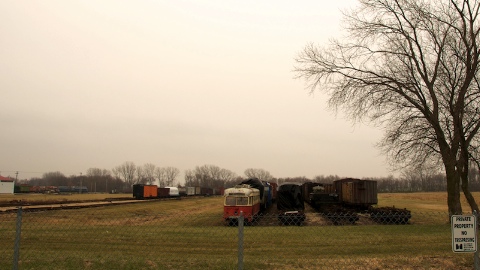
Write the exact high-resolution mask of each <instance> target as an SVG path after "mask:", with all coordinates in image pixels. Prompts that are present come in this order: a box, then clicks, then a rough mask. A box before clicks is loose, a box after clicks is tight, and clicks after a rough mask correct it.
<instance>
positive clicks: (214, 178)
mask: <svg viewBox="0 0 480 270" xmlns="http://www.w3.org/2000/svg"><path fill="white" fill-rule="evenodd" d="M235 177H236V176H235V173H233V172H231V171H229V170H227V169H222V168H220V167H218V166H215V165H203V166H196V167H195V169H194V170H186V171H185V184H186V185H189V186H202V187H224V186H225V183H226V182H227V181H231V180H233V179H234V178H235Z"/></svg>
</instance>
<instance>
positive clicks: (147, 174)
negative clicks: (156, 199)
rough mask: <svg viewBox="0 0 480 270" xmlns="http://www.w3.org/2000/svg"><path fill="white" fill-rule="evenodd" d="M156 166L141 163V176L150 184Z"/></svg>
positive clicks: (152, 180) (153, 180) (153, 177)
mask: <svg viewBox="0 0 480 270" xmlns="http://www.w3.org/2000/svg"><path fill="white" fill-rule="evenodd" d="M156 168H157V166H155V165H154V164H152V163H147V164H145V165H143V168H142V171H143V177H144V178H145V180H146V182H147V183H148V184H149V185H151V184H153V183H154V182H155V170H156Z"/></svg>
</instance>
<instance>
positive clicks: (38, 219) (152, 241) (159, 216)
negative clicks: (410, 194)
mask: <svg viewBox="0 0 480 270" xmlns="http://www.w3.org/2000/svg"><path fill="white" fill-rule="evenodd" d="M0 239H1V246H0V269H22V270H23V269H49V270H50V269H62V270H63V269H200V268H202V269H472V268H473V265H474V256H473V254H456V253H453V252H452V247H451V230H450V224H449V216H448V213H431V212H429V213H415V214H412V217H411V219H410V220H409V221H408V222H406V224H403V223H399V222H397V221H395V222H389V221H388V220H386V219H378V220H377V219H374V218H372V217H371V216H369V215H367V214H360V215H359V217H358V219H356V220H354V221H353V222H352V220H349V219H348V218H345V217H329V216H325V215H322V214H319V213H309V214H308V215H307V217H306V220H305V222H304V223H302V224H297V223H292V224H291V225H289V224H287V225H285V224H283V223H281V222H280V221H279V219H278V217H277V216H276V215H275V214H265V215H263V216H260V217H258V218H257V219H256V220H255V221H254V222H252V223H247V222H245V223H244V222H243V219H240V220H239V222H238V223H236V224H227V223H225V222H224V221H223V220H222V215H221V213H204V212H202V209H198V210H197V211H191V212H169V213H166V212H165V211H154V210H152V211H150V210H149V211H147V210H145V209H135V208H126V209H121V208H118V207H104V208H89V209H69V210H54V211H38V212H25V211H22V210H21V209H19V210H18V211H17V212H10V213H2V214H0Z"/></svg>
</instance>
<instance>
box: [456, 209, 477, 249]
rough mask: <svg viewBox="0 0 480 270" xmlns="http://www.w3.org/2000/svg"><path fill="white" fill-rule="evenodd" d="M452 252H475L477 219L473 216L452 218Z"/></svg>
mask: <svg viewBox="0 0 480 270" xmlns="http://www.w3.org/2000/svg"><path fill="white" fill-rule="evenodd" d="M451 224H452V249H453V252H475V251H477V219H476V218H475V216H474V215H468V216H467V215H453V216H452V222H451Z"/></svg>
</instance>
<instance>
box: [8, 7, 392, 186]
mask: <svg viewBox="0 0 480 270" xmlns="http://www.w3.org/2000/svg"><path fill="white" fill-rule="evenodd" d="M355 4H356V1H354V0H341V1H318V0H315V1H313V0H312V1H278V0H275V1H273V0H272V1H258V0H257V1H227V0H217V1H207V0H202V1H181V0H175V1H172V0H168V1H163V0H156V1H155V0H150V1H147V0H136V1H131V0H129V1H119V0H112V1H96V0H95V1H85V0H81V1H80V0H79V1H74V0H69V1H64V0H58V1H53V0H46V1H16V0H4V1H0V44H1V46H0V59H1V61H0V91H1V101H2V102H1V104H2V105H1V111H2V113H1V114H0V124H1V133H0V149H1V151H0V152H1V156H0V174H1V175H12V176H14V172H15V171H19V178H21V179H24V178H30V177H33V176H41V175H42V174H43V173H45V172H50V171H60V172H62V173H64V174H65V175H67V176H69V175H74V174H76V175H78V174H79V173H80V172H83V173H85V172H86V170H87V169H88V168H92V167H96V168H102V169H109V170H111V169H112V168H113V167H115V166H118V165H120V164H122V163H124V162H125V161H132V162H134V163H135V164H136V165H143V164H145V163H153V164H155V165H157V166H159V167H164V166H174V167H177V168H179V169H180V170H181V171H182V175H183V171H184V170H186V169H194V168H195V166H202V165H205V164H208V165H216V166H219V167H221V168H225V169H229V170H231V171H233V172H235V173H237V174H239V175H243V172H244V170H245V169H247V168H261V169H265V170H267V171H269V172H270V173H271V174H272V175H273V176H274V177H295V176H306V177H309V178H311V177H314V176H315V175H322V174H323V175H330V174H336V175H339V176H345V177H347V176H348V177H368V176H387V175H388V174H389V171H388V167H387V165H386V163H385V158H384V157H383V156H381V155H380V152H379V151H378V149H376V148H375V147H374V143H375V142H376V141H378V139H379V138H380V137H381V130H379V129H378V128H373V127H368V126H362V125H356V126H353V125H352V123H351V122H349V121H348V120H347V119H345V118H344V117H342V115H338V116H335V115H334V114H333V112H331V111H329V110H327V103H326V97H325V96H324V95H322V94H320V93H316V94H315V95H309V93H308V91H307V89H306V88H305V86H306V85H305V82H304V81H302V80H298V79H294V75H295V74H294V73H293V72H292V70H293V66H294V58H295V57H296V55H297V54H298V53H299V52H300V51H301V50H302V49H303V48H304V46H305V45H307V44H308V43H310V42H314V43H317V44H326V43H327V42H328V40H329V39H330V38H332V37H336V36H337V37H338V36H339V35H340V33H339V29H340V22H341V10H342V9H345V8H349V7H353V5H355ZM182 177H183V176H182ZM179 180H183V179H179Z"/></svg>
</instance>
